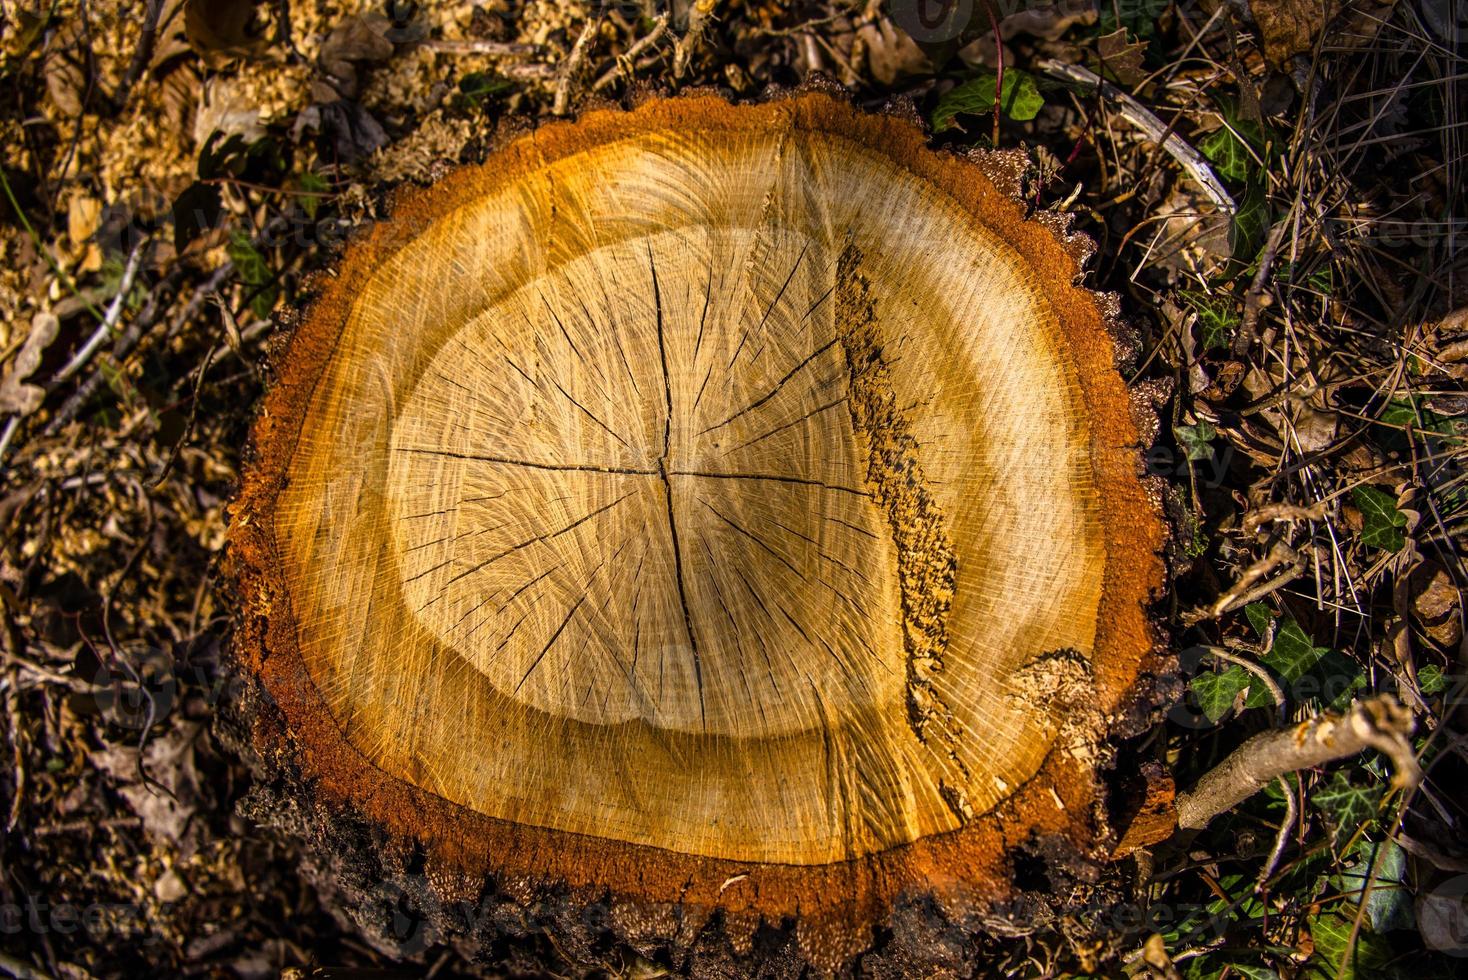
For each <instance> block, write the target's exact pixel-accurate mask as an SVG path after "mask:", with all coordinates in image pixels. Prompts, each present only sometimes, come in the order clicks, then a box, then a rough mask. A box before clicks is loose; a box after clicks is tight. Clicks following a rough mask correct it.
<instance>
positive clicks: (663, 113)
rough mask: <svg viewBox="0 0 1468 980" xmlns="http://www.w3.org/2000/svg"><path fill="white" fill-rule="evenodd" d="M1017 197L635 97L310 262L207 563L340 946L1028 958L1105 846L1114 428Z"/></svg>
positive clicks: (1138, 529)
mask: <svg viewBox="0 0 1468 980" xmlns="http://www.w3.org/2000/svg"><path fill="white" fill-rule="evenodd" d="M1021 169H1022V161H1021V160H1020V158H1019V156H1018V155H1017V154H1014V155H1002V154H990V155H987V156H983V157H970V158H966V159H965V158H960V157H957V156H953V155H949V154H945V153H940V152H935V151H932V150H929V149H927V148H926V147H925V145H924V137H923V133H922V131H921V128H920V126H918V125H916V124H915V123H914V122H913V121H912V120H911V119H908V118H904V117H902V116H900V115H868V114H863V113H861V112H858V111H856V110H854V109H853V108H851V107H850V106H848V105H847V104H845V103H844V102H842V101H840V100H839V99H837V98H834V97H832V96H830V95H828V94H823V93H820V92H804V93H801V94H797V95H793V96H789V97H784V98H778V99H774V100H772V101H769V102H766V103H763V104H760V105H751V106H738V107H736V106H731V105H729V104H727V103H725V102H723V101H721V100H718V99H716V98H712V97H706V96H699V97H691V98H684V99H659V100H652V101H649V102H647V103H645V104H643V105H642V106H641V107H640V108H639V109H637V110H636V111H633V112H617V111H598V112H593V113H591V114H589V115H587V116H586V117H585V118H583V119H582V120H581V121H579V122H577V123H574V124H556V125H551V126H546V127H544V128H542V129H540V130H538V131H536V132H534V133H533V134H530V135H527V136H524V137H522V138H520V139H518V140H517V141H515V142H513V143H511V144H509V145H508V146H506V147H505V148H504V149H502V150H501V151H499V152H498V153H496V154H495V155H494V156H493V157H492V158H491V159H490V160H489V161H488V162H487V163H485V164H483V165H481V166H477V167H468V168H462V169H460V170H458V171H455V172H453V173H451V174H449V175H448V176H447V177H446V178H445V179H443V180H441V181H440V182H439V183H438V184H436V185H435V186H433V187H432V188H430V189H428V190H426V191H422V192H417V193H411V194H408V195H405V196H404V197H403V198H401V199H400V200H399V201H398V202H397V203H396V206H395V208H394V210H393V215H392V218H391V220H390V221H388V222H386V223H385V224H382V225H380V226H378V227H376V228H374V229H373V231H372V232H371V234H370V235H368V236H366V237H365V239H364V240H363V241H360V242H358V243H356V244H354V245H353V246H352V247H351V248H350V249H349V250H348V251H347V253H346V256H345V258H344V260H343V261H342V263H341V264H340V267H339V269H338V270H337V272H336V273H335V274H334V276H333V277H331V278H329V279H327V280H326V281H325V282H324V283H323V284H322V290H321V294H320V296H319V297H318V298H317V299H316V301H315V302H314V304H313V305H312V306H311V307H310V309H309V312H308V313H307V314H306V315H305V316H304V317H303V319H302V322H301V323H300V325H299V327H298V328H297V329H296V330H295V332H294V335H293V336H292V338H291V340H290V343H289V345H288V348H287V349H286V350H285V352H284V354H283V356H282V358H281V359H280V362H279V365H278V367H279V377H278V381H277V383H276V384H275V386H274V387H273V389H272V390H271V392H270V393H269V395H268V397H267V399H266V401H265V405H264V408H263V411H262V413H261V415H260V418H259V422H258V423H257V426H256V429H255V449H256V453H255V457H254V462H253V464H252V466H251V468H250V470H249V472H248V474H247V477H246V480H245V482H244V487H243V490H242V492H241V494H240V496H239V499H238V500H237V501H236V503H235V505H234V508H233V515H234V517H233V524H232V528H231V553H232V563H233V569H234V575H235V577H236V580H237V582H238V585H239V588H240V594H241V596H242V600H243V605H244V608H245V613H244V616H243V621H242V624H241V628H240V630H239V639H238V642H237V644H236V653H237V657H238V659H239V661H240V664H241V669H242V671H243V672H244V674H245V676H246V677H247V678H250V679H252V680H253V681H254V682H255V683H257V684H258V688H257V693H258V697H256V698H255V699H254V700H253V701H252V702H251V707H250V709H249V713H250V714H249V719H248V720H249V721H250V722H251V724H252V731H251V735H250V738H251V740H252V743H253V748H254V750H255V751H256V752H257V753H258V755H259V758H260V761H261V765H262V766H263V768H264V769H265V770H266V772H267V776H266V778H265V782H266V783H267V784H269V783H270V782H271V781H272V780H273V781H274V783H275V785H277V786H278V787H280V786H284V787H289V788H288V789H286V790H284V791H283V792H280V793H279V794H278V795H277V797H276V800H277V802H276V803H275V804H273V806H276V807H277V808H279V809H280V810H281V812H282V813H284V811H286V810H289V812H290V814H292V816H281V817H280V819H281V820H283V821H286V822H292V821H293V822H294V823H295V825H297V826H298V827H299V828H300V829H302V830H304V831H306V832H309V833H311V834H314V835H315V837H316V838H317V840H318V843H319V848H320V850H321V851H322V852H323V853H326V854H328V855H329V857H330V858H331V859H332V860H333V861H334V862H335V864H334V865H333V866H334V867H336V868H337V871H336V872H334V873H336V874H339V875H341V876H344V877H345V878H351V879H352V880H353V882H354V884H353V886H352V887H351V888H350V889H348V890H349V891H351V892H352V896H351V898H350V901H349V902H348V904H349V905H354V906H356V907H355V908H353V909H352V910H351V911H352V914H353V915H355V916H356V917H357V918H358V919H359V920H362V921H366V920H368V919H370V918H371V917H372V915H373V914H376V913H373V912H372V911H371V910H370V909H367V908H366V906H368V905H371V904H372V903H373V902H376V904H377V905H378V906H382V905H383V898H384V892H383V888H382V887H381V886H380V885H379V886H374V885H373V884H372V880H371V876H372V875H377V876H389V875H399V876H402V875H409V874H410V872H412V871H413V870H415V869H422V870H423V876H422V878H421V879H420V884H421V885H422V887H419V888H417V889H416V891H415V894H416V895H417V898H418V900H419V901H426V902H428V903H429V904H430V905H433V906H434V913H433V915H434V918H433V922H434V928H435V929H437V930H440V931H441V932H442V934H443V935H444V936H445V937H449V938H452V937H451V936H449V934H450V933H453V934H455V935H458V936H459V938H460V939H463V938H464V937H466V936H467V937H469V939H470V941H472V942H473V943H476V944H479V946H480V947H481V948H482V949H485V950H488V949H491V948H495V949H498V950H500V953H502V952H503V950H504V948H505V947H504V946H503V945H501V946H499V947H494V945H493V944H494V940H495V938H496V937H498V936H504V935H507V934H510V935H512V934H515V933H516V932H517V931H523V930H530V931H532V932H533V931H535V929H536V928H537V926H536V925H535V924H536V923H538V924H539V925H540V926H543V927H544V928H545V929H546V930H547V931H548V932H549V934H550V939H551V941H552V942H553V943H554V944H555V946H556V947H557V948H558V949H559V950H560V952H561V953H562V954H564V955H568V956H569V957H570V958H572V959H585V958H587V957H592V958H594V957H595V956H596V955H599V954H598V953H597V950H598V949H602V948H606V947H607V945H608V944H609V943H621V942H626V943H630V944H631V945H632V946H634V947H636V948H637V949H640V950H643V951H650V952H656V951H657V950H658V949H659V948H661V949H662V950H663V953H662V955H665V956H671V957H673V958H674V959H675V961H676V962H678V963H680V964H682V965H683V966H685V967H690V968H693V969H703V970H705V971H711V970H717V971H733V972H744V971H751V970H755V969H758V968H773V966H771V965H772V964H776V963H783V964H785V965H786V966H787V967H790V968H792V969H793V968H794V967H795V966H798V965H800V964H811V965H814V966H816V967H818V968H820V969H822V970H835V969H839V968H841V967H843V966H845V965H848V964H850V963H851V962H852V961H853V960H854V958H855V957H857V956H859V955H861V954H863V953H868V952H870V955H872V956H874V957H882V956H887V957H888V958H889V960H890V961H891V962H898V961H899V960H900V961H901V962H902V963H903V964H905V965H906V966H907V967H912V968H923V967H924V966H927V967H930V968H937V966H940V965H942V964H943V963H946V962H947V959H951V958H952V957H953V956H958V955H961V954H960V953H955V952H954V951H953V950H951V949H948V948H947V947H946V946H944V945H943V942H940V941H939V940H936V939H933V938H931V936H930V937H929V938H928V939H926V940H923V941H922V942H918V941H916V940H915V939H914V938H913V935H915V934H913V933H912V930H913V929H916V928H917V927H916V926H914V925H912V922H913V921H914V918H913V917H914V916H918V917H919V918H921V919H922V920H923V921H924V922H927V923H929V926H925V927H923V928H928V929H929V930H930V932H931V930H932V929H933V928H938V929H939V932H942V930H949V932H947V933H943V934H945V935H950V934H951V935H956V936H957V935H962V933H963V930H966V929H972V928H974V927H976V926H978V925H983V926H985V927H986V928H990V929H997V928H1021V927H1022V926H1023V920H1024V919H1025V918H1026V916H1027V915H1028V914H1029V913H1028V912H1027V911H1026V910H1027V909H1029V908H1030V907H1031V906H1030V905H1027V904H1026V898H1027V896H1026V892H1027V891H1029V892H1035V891H1038V892H1040V893H1044V892H1045V891H1047V889H1048V888H1049V887H1052V886H1055V883H1054V882H1053V881H1052V882H1050V884H1049V885H1047V878H1046V875H1047V874H1052V875H1061V874H1064V873H1067V871H1066V869H1069V873H1074V874H1076V875H1079V876H1081V877H1082V878H1083V877H1084V876H1085V874H1086V871H1085V868H1086V867H1087V865H1086V861H1087V860H1088V859H1101V858H1104V856H1105V855H1106V854H1107V853H1108V848H1109V847H1110V846H1111V844H1112V843H1113V842H1114V835H1113V834H1112V831H1111V829H1110V828H1109V827H1108V825H1107V822H1106V819H1105V806H1104V803H1105V800H1104V793H1103V790H1102V788H1101V787H1102V784H1101V781H1100V778H1099V770H1101V769H1103V768H1104V767H1105V766H1106V765H1107V764H1108V761H1109V754H1108V749H1107V739H1108V737H1109V736H1110V735H1111V734H1113V733H1114V729H1115V727H1116V725H1117V724H1118V722H1119V720H1121V719H1124V718H1125V717H1127V716H1128V714H1129V713H1130V712H1134V709H1136V707H1137V706H1138V705H1139V704H1140V705H1142V706H1143V707H1145V705H1146V704H1147V702H1148V701H1150V700H1152V699H1153V698H1154V695H1153V693H1151V692H1150V689H1148V688H1147V686H1146V684H1145V683H1143V680H1144V679H1145V676H1146V675H1148V674H1149V673H1153V672H1155V671H1156V670H1157V669H1158V667H1159V663H1160V661H1159V659H1158V653H1157V650H1156V647H1155V637H1154V634H1153V631H1152V628H1151V626H1150V620H1149V617H1148V613H1147V603H1148V601H1149V598H1150V597H1151V596H1153V595H1154V593H1155V592H1156V591H1157V590H1158V589H1159V588H1160V586H1161V582H1162V572H1161V565H1160V561H1159V559H1158V558H1157V552H1158V551H1159V549H1160V548H1161V545H1162V542H1163V537H1164V526H1163V522H1162V518H1161V517H1160V512H1159V508H1158V505H1157V503H1156V496H1155V493H1154V492H1153V490H1152V488H1150V487H1149V486H1148V485H1147V483H1146V481H1145V480H1144V478H1143V477H1142V475H1141V474H1142V467H1141V458H1140V454H1139V447H1140V446H1142V445H1143V444H1144V443H1145V442H1146V441H1147V440H1149V439H1150V438H1151V436H1152V434H1153V433H1152V432H1150V431H1148V429H1149V428H1150V426H1149V425H1148V422H1147V420H1146V413H1145V412H1139V411H1138V410H1137V409H1136V408H1135V407H1134V404H1133V401H1134V399H1133V398H1132V396H1131V394H1130V393H1129V392H1128V390H1127V388H1126V386H1125V384H1124V382H1123V380H1122V378H1121V376H1120V374H1119V373H1118V371H1117V368H1116V363H1117V361H1118V358H1119V357H1121V356H1123V355H1125V354H1126V351H1125V350H1121V351H1119V346H1124V345H1119V342H1118V341H1117V340H1116V335H1117V329H1116V324H1115V323H1114V322H1113V321H1114V311H1113V307H1114V303H1112V302H1110V301H1108V300H1104V299H1102V298H1100V297H1098V296H1096V295H1095V294H1093V293H1090V292H1088V291H1087V290H1085V289H1082V288H1080V287H1078V286H1077V285H1076V284H1075V283H1076V282H1077V281H1078V278H1079V276H1080V264H1081V262H1082V261H1083V260H1084V258H1085V254H1086V251H1087V245H1086V243H1085V242H1084V241H1083V240H1082V239H1080V238H1078V237H1076V236H1072V235H1070V234H1069V233H1068V231H1067V230H1066V222H1065V221H1063V220H1061V219H1060V218H1059V217H1057V216H1054V215H1041V216H1039V217H1038V218H1032V219H1027V218H1026V216H1025V213H1024V209H1023V207H1022V205H1021V204H1019V203H1018V202H1017V200H1016V198H1017V196H1018V190H1019V174H1020V171H1021ZM1139 420H1140V421H1139ZM264 809H266V810H268V809H269V808H268V807H266V808H264ZM1046 862H1049V863H1048V864H1047V863H1046ZM396 887H397V886H394V888H396ZM1055 887H1058V886H1055ZM387 897H388V898H391V897H392V896H391V895H388V896H387ZM454 903H460V904H461V905H462V904H463V903H468V904H467V906H465V907H471V906H472V908H474V909H477V910H479V913H480V914H478V915H475V916H470V917H469V919H470V920H471V921H468V922H467V924H466V923H459V924H457V925H456V924H454V923H452V922H450V921H449V920H450V919H452V918H453V917H452V916H451V915H448V914H447V913H446V912H444V910H445V909H447V908H448V907H449V906H450V905H452V904H454ZM915 909H916V910H919V911H918V912H914V911H913V910H915ZM507 910H509V912H512V913H513V914H508V912H507ZM592 910H595V914H592ZM379 912H380V908H379ZM527 916H528V917H529V918H527ZM935 922H936V923H940V924H941V928H940V927H935V926H932V925H931V924H932V923H935ZM527 923H530V924H527ZM883 925H886V926H887V929H885V930H881V931H880V932H879V930H878V928H877V927H880V926H883ZM939 932H934V933H932V935H934V936H936V935H938V934H939ZM879 936H880V937H882V938H880V939H879V938H878V937H879ZM598 944H600V945H598ZM873 950H875V952H871V951H873ZM500 953H496V954H494V955H500ZM945 958H947V959H945ZM873 962H876V961H875V960H874V961H873Z"/></svg>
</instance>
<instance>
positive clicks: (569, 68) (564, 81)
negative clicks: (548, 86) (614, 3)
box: [551, 14, 601, 116]
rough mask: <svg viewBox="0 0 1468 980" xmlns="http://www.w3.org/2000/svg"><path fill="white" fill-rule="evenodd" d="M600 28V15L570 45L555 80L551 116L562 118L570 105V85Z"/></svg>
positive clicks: (592, 19)
mask: <svg viewBox="0 0 1468 980" xmlns="http://www.w3.org/2000/svg"><path fill="white" fill-rule="evenodd" d="M600 28H601V14H597V15H596V16H595V17H591V18H589V19H588V20H587V21H586V24H585V25H584V26H583V27H582V28H581V33H580V34H578V35H577V36H576V43H575V44H573V45H571V54H570V56H569V57H567V58H566V61H565V63H564V64H563V65H561V70H560V72H559V73H558V77H557V80H556V95H555V99H554V101H552V102H551V115H554V116H564V115H565V114H566V110H567V109H568V108H569V107H570V105H571V85H572V83H573V82H574V81H575V80H576V73H577V72H579V71H580V70H581V65H582V63H583V62H585V61H586V52H587V51H589V50H590V49H591V41H592V38H594V37H596V32H597V31H598V30H599V29H600Z"/></svg>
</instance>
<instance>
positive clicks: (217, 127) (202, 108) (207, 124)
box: [194, 78, 265, 146]
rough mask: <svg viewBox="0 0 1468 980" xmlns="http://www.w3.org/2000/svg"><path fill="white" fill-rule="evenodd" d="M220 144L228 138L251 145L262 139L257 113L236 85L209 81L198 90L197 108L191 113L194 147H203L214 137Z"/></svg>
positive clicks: (219, 80)
mask: <svg viewBox="0 0 1468 980" xmlns="http://www.w3.org/2000/svg"><path fill="white" fill-rule="evenodd" d="M214 133H218V134H219V141H220V143H221V144H222V143H223V142H224V141H225V140H227V139H229V137H231V136H239V137H240V138H242V139H243V140H244V141H245V142H246V143H253V142H254V141H255V140H257V139H260V138H261V137H262V136H264V135H265V127H264V126H262V125H261V124H260V110H259V107H257V106H255V105H254V104H252V103H251V102H250V99H249V97H248V96H247V95H246V93H245V91H244V88H243V86H242V85H241V83H240V82H238V81H236V80H235V79H232V78H212V79H210V80H209V81H207V82H205V83H204V84H203V85H202V86H200V88H199V107H198V109H197V110H196V111H195V113H194V143H195V145H197V146H203V145H204V144H205V143H206V142H207V141H208V139H209V137H210V136H211V135H212V134H214Z"/></svg>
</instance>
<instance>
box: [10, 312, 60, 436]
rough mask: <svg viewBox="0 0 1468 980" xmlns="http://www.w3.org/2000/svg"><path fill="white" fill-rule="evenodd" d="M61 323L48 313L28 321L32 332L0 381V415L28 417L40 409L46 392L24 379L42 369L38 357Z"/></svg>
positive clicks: (39, 357)
mask: <svg viewBox="0 0 1468 980" xmlns="http://www.w3.org/2000/svg"><path fill="white" fill-rule="evenodd" d="M60 329H61V322H60V321H59V320H57V319H56V317H55V316H54V315H53V314H50V313H37V314H36V315H35V317H34V318H33V319H32V320H31V332H30V333H29V334H27V335H26V338H25V343H24V344H22V345H21V348H20V353H19V354H16V355H15V361H14V363H13V364H12V365H11V367H10V370H9V371H7V372H5V377H4V378H3V379H0V412H14V413H15V414H17V415H22V416H25V415H30V414H31V413H32V412H34V411H35V410H36V409H38V408H40V407H41V401H42V400H43V399H44V398H45V397H46V389H44V388H42V387H41V386H40V385H33V384H27V383H26V379H27V378H29V377H30V376H31V375H32V374H35V373H36V368H38V367H40V366H41V354H42V353H43V352H44V351H45V350H46V348H47V347H49V346H51V342H52V341H54V340H55V339H56V334H57V331H59V330H60Z"/></svg>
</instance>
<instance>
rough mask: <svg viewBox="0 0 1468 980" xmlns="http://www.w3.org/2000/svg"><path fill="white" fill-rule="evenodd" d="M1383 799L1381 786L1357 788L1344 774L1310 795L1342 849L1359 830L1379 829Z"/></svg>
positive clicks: (1333, 778)
mask: <svg viewBox="0 0 1468 980" xmlns="http://www.w3.org/2000/svg"><path fill="white" fill-rule="evenodd" d="M1381 795H1382V790H1381V787H1380V786H1357V785H1355V784H1353V783H1352V782H1351V780H1350V778H1349V777H1348V776H1347V775H1346V774H1345V773H1344V772H1335V773H1333V774H1332V775H1331V777H1330V781H1329V782H1328V783H1326V784H1325V785H1324V786H1321V787H1319V788H1318V789H1316V790H1315V792H1313V793H1311V794H1310V802H1311V803H1312V804H1314V806H1315V808H1316V809H1317V810H1319V811H1320V812H1321V814H1322V815H1323V816H1324V817H1325V822H1326V825H1327V826H1328V827H1330V833H1331V838H1332V839H1333V840H1334V841H1335V844H1336V846H1337V847H1340V846H1342V845H1343V844H1345V842H1346V841H1348V840H1350V839H1351V837H1352V836H1353V835H1354V834H1355V833H1356V832H1357V831H1358V830H1362V829H1363V828H1364V830H1366V831H1367V832H1369V831H1371V830H1372V829H1374V828H1375V827H1376V808H1377V804H1379V803H1380V802H1381Z"/></svg>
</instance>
